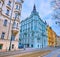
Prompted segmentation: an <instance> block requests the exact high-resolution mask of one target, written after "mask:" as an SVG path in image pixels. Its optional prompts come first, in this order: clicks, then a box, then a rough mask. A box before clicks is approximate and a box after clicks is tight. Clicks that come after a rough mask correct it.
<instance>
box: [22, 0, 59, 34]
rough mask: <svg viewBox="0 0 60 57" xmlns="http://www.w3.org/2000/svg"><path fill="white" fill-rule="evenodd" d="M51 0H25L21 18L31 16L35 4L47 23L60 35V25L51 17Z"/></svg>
mask: <svg viewBox="0 0 60 57" xmlns="http://www.w3.org/2000/svg"><path fill="white" fill-rule="evenodd" d="M50 2H51V0H24V3H23V5H22V12H21V13H22V14H21V20H24V19H25V18H27V17H29V15H30V14H31V11H32V10H33V6H34V4H35V5H36V9H37V11H38V12H39V15H40V17H41V19H42V20H44V21H45V20H46V21H47V24H49V25H50V26H51V27H52V29H53V30H54V31H55V32H56V34H57V35H60V27H59V25H56V24H55V20H54V19H53V18H52V17H51V15H52V7H51V5H50Z"/></svg>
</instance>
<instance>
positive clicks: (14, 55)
mask: <svg viewBox="0 0 60 57" xmlns="http://www.w3.org/2000/svg"><path fill="white" fill-rule="evenodd" d="M56 49H57V48H51V47H48V48H42V49H34V48H26V49H25V50H24V49H21V50H18V51H9V52H0V57H19V56H20V57H21V56H23V57H27V56H29V57H31V56H33V57H35V55H36V56H40V54H41V55H47V54H48V53H49V52H51V51H53V50H56ZM26 55H27V56H26ZM30 55H31V56H30Z"/></svg>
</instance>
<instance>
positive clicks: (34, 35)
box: [19, 5, 48, 48]
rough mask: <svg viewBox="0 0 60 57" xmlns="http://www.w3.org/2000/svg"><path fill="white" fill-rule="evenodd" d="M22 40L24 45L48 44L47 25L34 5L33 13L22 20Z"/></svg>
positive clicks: (40, 46) (37, 46) (42, 45)
mask: <svg viewBox="0 0 60 57" xmlns="http://www.w3.org/2000/svg"><path fill="white" fill-rule="evenodd" d="M20 28H21V29H20V42H19V45H20V44H22V45H24V47H25V48H26V47H31V48H43V47H46V46H47V44H48V43H47V32H46V29H47V25H46V23H45V22H43V21H42V20H41V18H40V16H39V14H38V12H37V11H36V7H35V5H34V7H33V11H32V12H31V15H30V16H29V17H28V18H26V19H25V20H22V21H21V26H20Z"/></svg>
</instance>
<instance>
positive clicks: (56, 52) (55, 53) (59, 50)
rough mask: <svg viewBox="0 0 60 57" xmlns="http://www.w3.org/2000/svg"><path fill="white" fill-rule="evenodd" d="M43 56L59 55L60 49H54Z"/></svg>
mask: <svg viewBox="0 0 60 57" xmlns="http://www.w3.org/2000/svg"><path fill="white" fill-rule="evenodd" d="M44 57H60V49H57V50H54V51H52V52H51V53H49V54H48V55H46V56H44Z"/></svg>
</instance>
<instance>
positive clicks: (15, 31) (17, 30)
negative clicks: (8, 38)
mask: <svg viewBox="0 0 60 57" xmlns="http://www.w3.org/2000/svg"><path fill="white" fill-rule="evenodd" d="M18 32H19V28H18V27H16V26H13V27H12V33H13V34H14V35H16V34H17V33H18Z"/></svg>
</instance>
